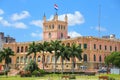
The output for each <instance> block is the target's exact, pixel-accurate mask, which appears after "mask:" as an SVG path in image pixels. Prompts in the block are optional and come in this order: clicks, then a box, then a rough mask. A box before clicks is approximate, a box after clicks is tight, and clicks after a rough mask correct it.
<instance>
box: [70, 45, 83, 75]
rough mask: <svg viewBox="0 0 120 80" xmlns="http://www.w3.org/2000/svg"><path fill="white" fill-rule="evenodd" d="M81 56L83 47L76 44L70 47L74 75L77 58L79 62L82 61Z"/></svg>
mask: <svg viewBox="0 0 120 80" xmlns="http://www.w3.org/2000/svg"><path fill="white" fill-rule="evenodd" d="M68 47H69V46H68ZM81 55H82V49H81V47H80V46H77V45H76V44H75V43H73V44H72V45H71V46H70V47H69V57H70V58H71V60H72V73H74V65H75V58H78V59H79V60H82V56H81Z"/></svg>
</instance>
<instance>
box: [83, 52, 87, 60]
mask: <svg viewBox="0 0 120 80" xmlns="http://www.w3.org/2000/svg"><path fill="white" fill-rule="evenodd" d="M83 59H84V61H86V62H87V54H84V56H83Z"/></svg>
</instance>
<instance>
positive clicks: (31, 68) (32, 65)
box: [25, 60, 39, 73]
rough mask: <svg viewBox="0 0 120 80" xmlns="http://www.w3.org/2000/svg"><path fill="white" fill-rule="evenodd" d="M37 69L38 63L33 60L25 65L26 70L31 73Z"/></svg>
mask: <svg viewBox="0 0 120 80" xmlns="http://www.w3.org/2000/svg"><path fill="white" fill-rule="evenodd" d="M35 70H39V68H38V65H37V63H36V62H34V61H33V60H31V61H30V63H29V64H28V65H27V66H26V67H25V71H30V72H31V73H32V72H33V71H35Z"/></svg>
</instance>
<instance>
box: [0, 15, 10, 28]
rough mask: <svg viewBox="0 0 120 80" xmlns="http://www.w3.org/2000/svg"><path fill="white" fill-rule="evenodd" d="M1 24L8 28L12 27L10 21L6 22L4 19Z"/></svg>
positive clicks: (1, 18)
mask: <svg viewBox="0 0 120 80" xmlns="http://www.w3.org/2000/svg"><path fill="white" fill-rule="evenodd" d="M0 24H2V25H3V26H7V27H8V26H11V24H10V23H9V22H8V21H6V20H4V19H3V17H0Z"/></svg>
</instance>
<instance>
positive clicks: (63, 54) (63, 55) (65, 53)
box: [56, 45, 69, 74]
mask: <svg viewBox="0 0 120 80" xmlns="http://www.w3.org/2000/svg"><path fill="white" fill-rule="evenodd" d="M60 57H61V60H62V65H61V67H62V74H63V67H64V63H63V61H64V60H66V59H67V60H69V56H68V48H67V47H66V46H64V45H60V51H59V52H58V53H57V54H56V60H58V59H59V58H60Z"/></svg>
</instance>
